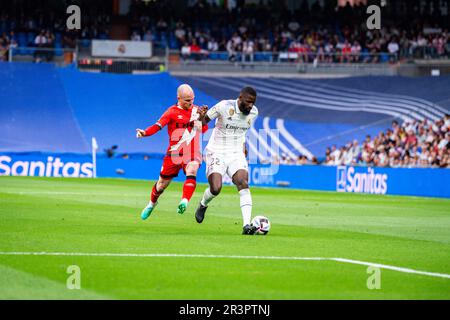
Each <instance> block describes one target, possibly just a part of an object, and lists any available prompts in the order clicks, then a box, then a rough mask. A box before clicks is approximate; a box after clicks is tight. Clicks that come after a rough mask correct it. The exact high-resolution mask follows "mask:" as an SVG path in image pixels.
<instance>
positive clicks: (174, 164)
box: [159, 155, 202, 179]
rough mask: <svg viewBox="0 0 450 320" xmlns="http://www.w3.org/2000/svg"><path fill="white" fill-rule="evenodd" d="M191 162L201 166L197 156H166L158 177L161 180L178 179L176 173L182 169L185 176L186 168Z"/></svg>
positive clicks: (200, 160)
mask: <svg viewBox="0 0 450 320" xmlns="http://www.w3.org/2000/svg"><path fill="white" fill-rule="evenodd" d="M192 161H196V162H198V164H202V158H201V156H199V155H196V156H188V157H183V156H170V155H166V156H165V157H164V160H163V165H162V167H161V172H160V173H159V175H160V176H161V178H163V179H172V178H175V177H178V173H179V172H180V170H181V169H183V172H184V174H186V166H187V165H188V163H189V162H192Z"/></svg>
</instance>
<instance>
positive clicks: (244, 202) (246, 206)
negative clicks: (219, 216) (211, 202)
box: [232, 170, 256, 234]
mask: <svg viewBox="0 0 450 320" xmlns="http://www.w3.org/2000/svg"><path fill="white" fill-rule="evenodd" d="M232 181H233V183H234V184H235V185H236V187H237V189H238V191H239V196H240V204H241V211H242V220H243V230H242V234H254V233H255V231H256V228H255V227H253V226H252V225H251V219H252V205H253V204H252V196H251V194H250V189H249V188H248V171H247V170H238V171H236V173H235V174H234V175H233V178H232Z"/></svg>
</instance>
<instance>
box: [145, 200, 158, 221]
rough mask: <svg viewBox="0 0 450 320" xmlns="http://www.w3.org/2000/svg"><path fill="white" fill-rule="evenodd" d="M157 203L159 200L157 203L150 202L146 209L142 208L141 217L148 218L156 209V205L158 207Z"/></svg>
mask: <svg viewBox="0 0 450 320" xmlns="http://www.w3.org/2000/svg"><path fill="white" fill-rule="evenodd" d="M157 204H158V202H157V203H155V204H151V203H149V204H148V205H147V206H146V207H145V208H144V210H142V213H141V219H142V220H145V219H147V218H148V217H149V216H150V214H151V213H152V211H153V209H155V207H156V205H157Z"/></svg>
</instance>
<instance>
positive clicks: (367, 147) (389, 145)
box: [323, 114, 450, 168]
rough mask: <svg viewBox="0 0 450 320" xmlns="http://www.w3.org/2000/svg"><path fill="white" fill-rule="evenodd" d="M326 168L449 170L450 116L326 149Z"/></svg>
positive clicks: (407, 124)
mask: <svg viewBox="0 0 450 320" xmlns="http://www.w3.org/2000/svg"><path fill="white" fill-rule="evenodd" d="M323 164H326V165H366V166H377V167H393V168H396V167H404V168H414V167H422V168H423V167H433V168H450V114H446V115H445V117H444V118H442V119H439V120H437V121H434V122H433V121H430V120H427V119H425V120H422V121H417V120H415V121H405V122H403V123H402V124H401V125H400V124H399V123H398V121H396V120H394V121H393V122H392V127H391V128H390V129H387V130H386V131H385V132H380V133H379V134H378V135H377V136H375V137H371V136H370V135H367V136H366V139H365V140H364V141H363V142H362V144H359V142H358V141H357V140H354V141H353V142H349V143H347V144H346V145H345V146H341V147H340V148H337V147H336V146H335V145H333V146H332V147H329V148H327V150H326V154H325V160H324V162H323Z"/></svg>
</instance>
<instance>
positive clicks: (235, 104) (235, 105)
mask: <svg viewBox="0 0 450 320" xmlns="http://www.w3.org/2000/svg"><path fill="white" fill-rule="evenodd" d="M238 100H239V99H236V100H235V101H234V111H235V112H236V113H241V110H240V109H239V106H238Z"/></svg>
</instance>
